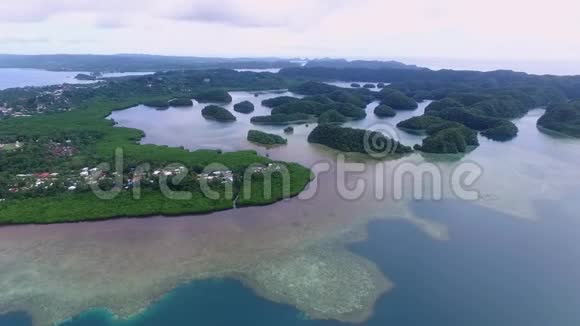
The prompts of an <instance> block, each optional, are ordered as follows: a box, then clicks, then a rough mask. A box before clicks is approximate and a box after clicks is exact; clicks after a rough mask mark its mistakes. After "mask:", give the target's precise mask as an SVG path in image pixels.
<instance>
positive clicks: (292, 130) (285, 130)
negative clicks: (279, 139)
mask: <svg viewBox="0 0 580 326" xmlns="http://www.w3.org/2000/svg"><path fill="white" fill-rule="evenodd" d="M284 133H285V134H293V133H294V127H292V126H288V127H286V128H284Z"/></svg>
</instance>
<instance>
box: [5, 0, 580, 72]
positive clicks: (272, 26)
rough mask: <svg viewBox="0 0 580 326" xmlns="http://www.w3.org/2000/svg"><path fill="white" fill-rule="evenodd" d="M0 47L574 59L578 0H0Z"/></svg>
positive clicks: (579, 32)
mask: <svg viewBox="0 0 580 326" xmlns="http://www.w3.org/2000/svg"><path fill="white" fill-rule="evenodd" d="M0 53H31V54H34V53H153V54H171V55H195V56H227V57H234V56H300V57H349V58H400V57H442V58H468V59H469V58H477V59H479V58H483V59H500V60H527V61H529V60H550V61H577V59H578V58H580V1H578V0H551V1H547V0H486V1H482V0H477V1H470V0H399V1H392V0H1V2H0Z"/></svg>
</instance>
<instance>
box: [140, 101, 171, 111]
mask: <svg viewBox="0 0 580 326" xmlns="http://www.w3.org/2000/svg"><path fill="white" fill-rule="evenodd" d="M143 105H145V106H149V107H152V108H157V109H168V108H169V101H166V100H150V101H145V102H143Z"/></svg>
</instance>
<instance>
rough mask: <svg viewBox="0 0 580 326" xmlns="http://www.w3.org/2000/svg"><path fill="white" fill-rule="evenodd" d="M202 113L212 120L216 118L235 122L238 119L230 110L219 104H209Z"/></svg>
mask: <svg viewBox="0 0 580 326" xmlns="http://www.w3.org/2000/svg"><path fill="white" fill-rule="evenodd" d="M201 114H202V115H203V117H204V118H206V119H210V120H216V121H221V122H233V121H236V117H235V116H234V115H233V114H232V113H231V112H230V111H228V110H226V109H225V108H223V107H221V106H217V105H208V106H206V107H205V108H204V109H203V110H201Z"/></svg>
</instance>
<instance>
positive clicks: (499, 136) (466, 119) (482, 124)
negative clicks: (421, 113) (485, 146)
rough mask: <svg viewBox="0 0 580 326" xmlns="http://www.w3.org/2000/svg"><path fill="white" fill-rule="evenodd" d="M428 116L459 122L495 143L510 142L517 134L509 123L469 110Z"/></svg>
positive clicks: (446, 110) (446, 111)
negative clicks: (495, 141)
mask: <svg viewBox="0 0 580 326" xmlns="http://www.w3.org/2000/svg"><path fill="white" fill-rule="evenodd" d="M429 114H432V115H433V116H436V117H439V118H442V119H444V120H448V121H453V122H459V123H461V124H463V125H465V126H466V127H468V128H471V129H473V130H477V131H481V132H482V135H484V136H486V137H487V138H490V139H493V140H497V141H506V140H510V139H513V138H514V137H516V136H517V134H518V128H517V127H516V126H515V125H514V124H513V123H512V122H511V121H509V120H504V119H500V118H494V117H489V116H485V115H481V114H478V113H477V112H473V111H472V110H471V109H469V108H447V109H443V110H440V111H437V112H433V113H429Z"/></svg>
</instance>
